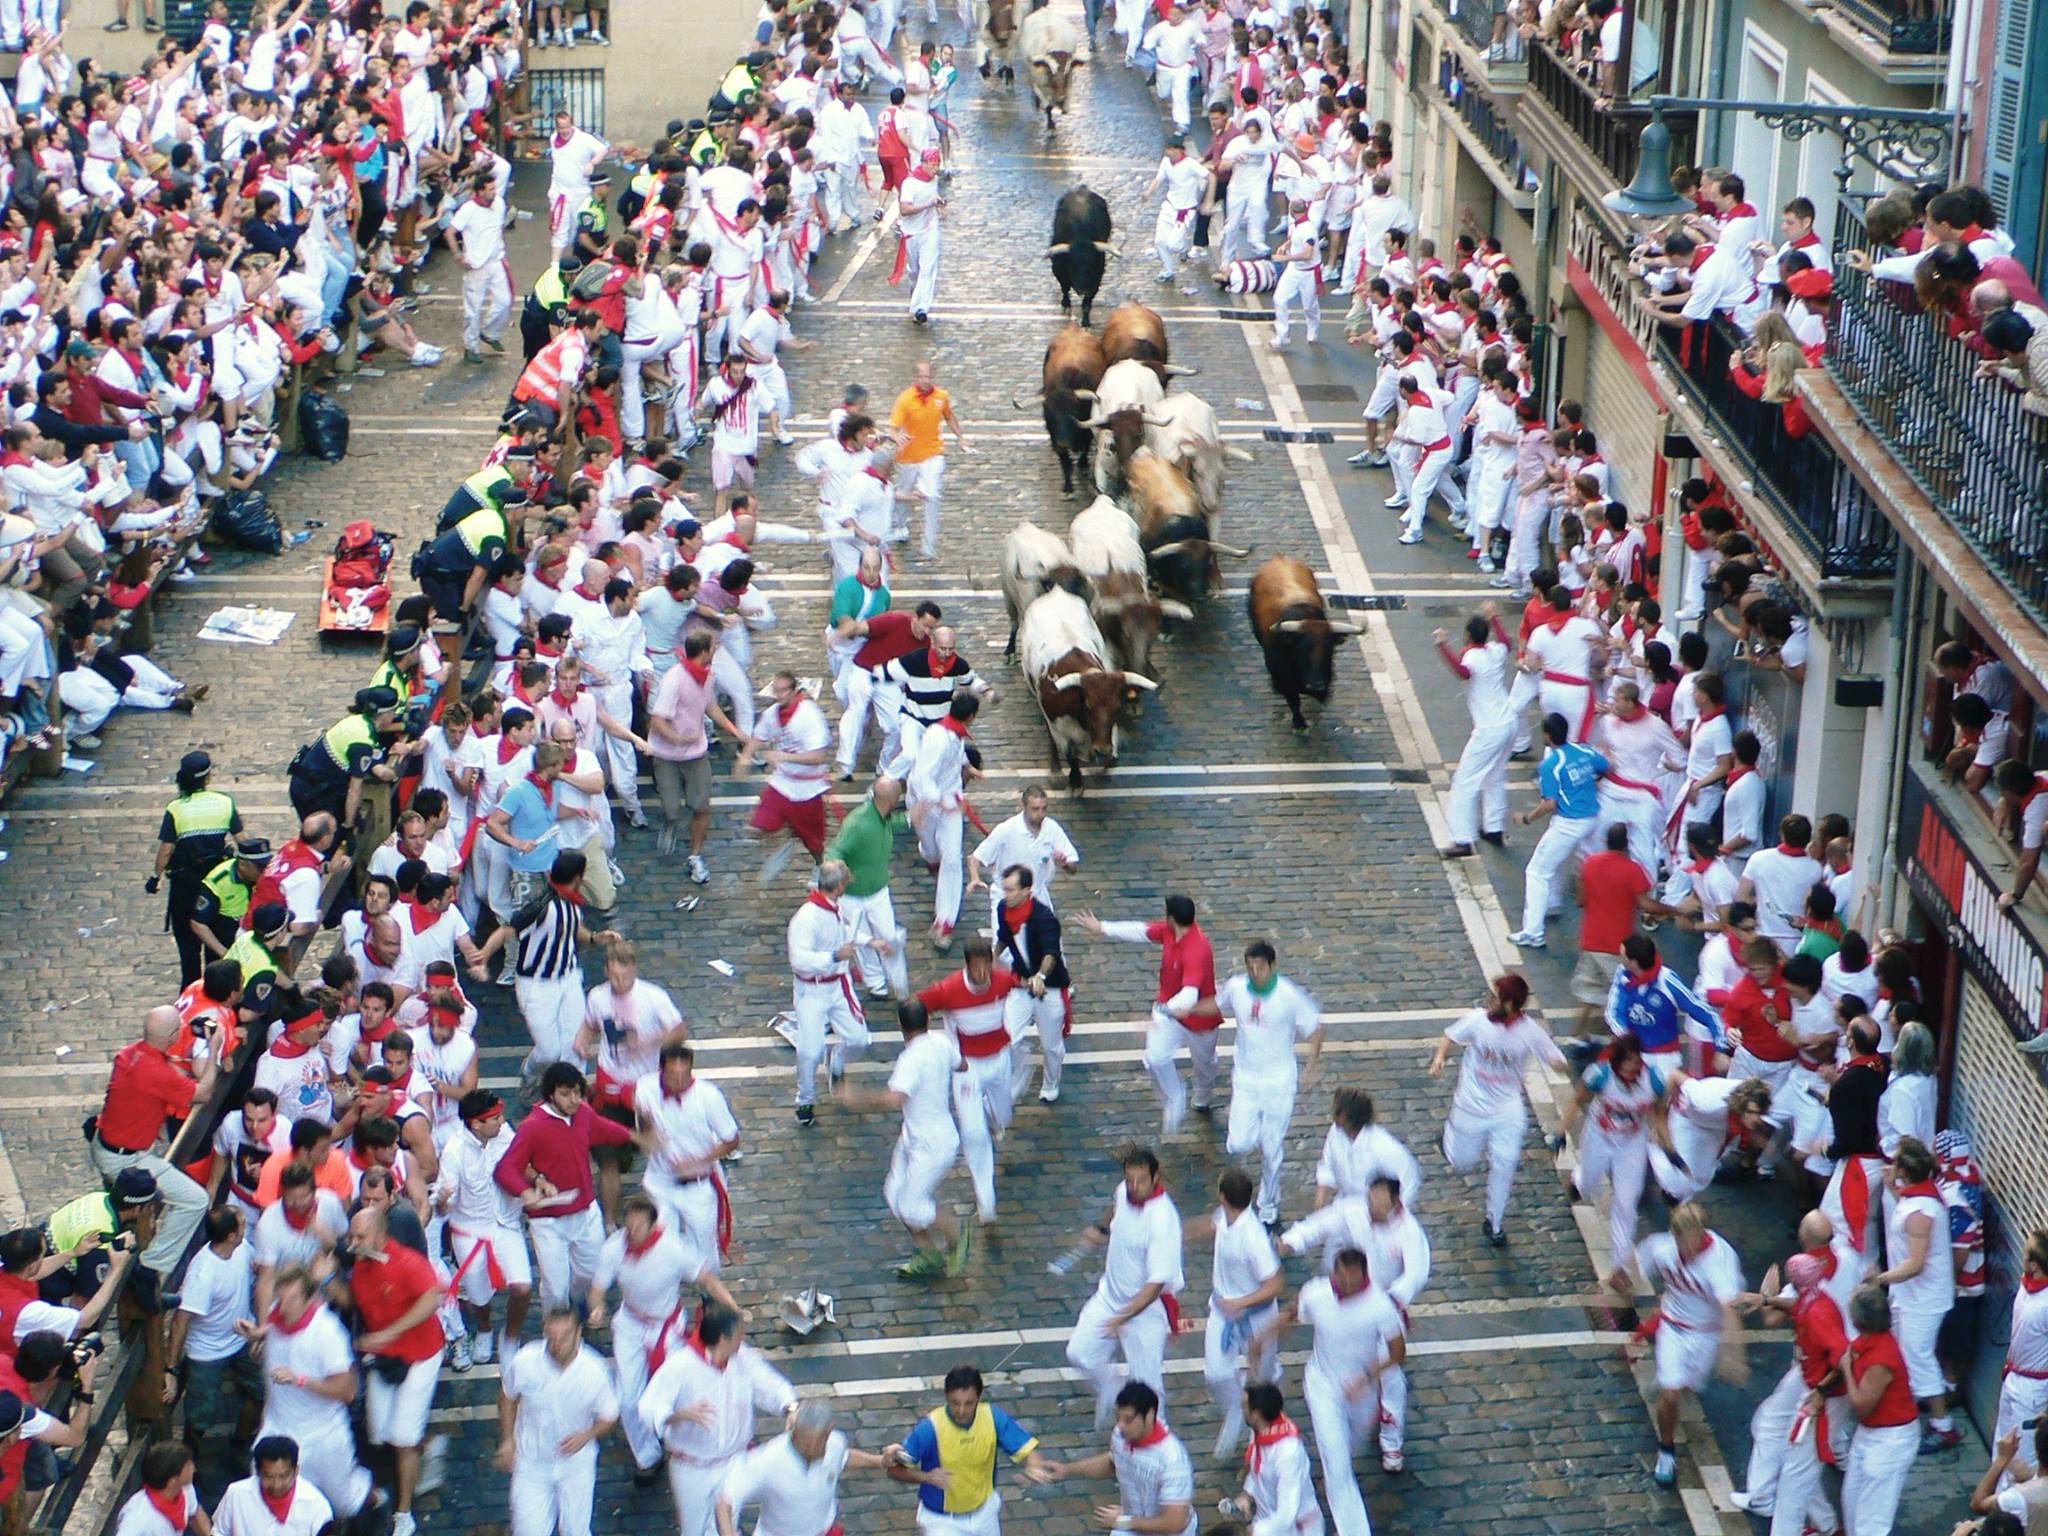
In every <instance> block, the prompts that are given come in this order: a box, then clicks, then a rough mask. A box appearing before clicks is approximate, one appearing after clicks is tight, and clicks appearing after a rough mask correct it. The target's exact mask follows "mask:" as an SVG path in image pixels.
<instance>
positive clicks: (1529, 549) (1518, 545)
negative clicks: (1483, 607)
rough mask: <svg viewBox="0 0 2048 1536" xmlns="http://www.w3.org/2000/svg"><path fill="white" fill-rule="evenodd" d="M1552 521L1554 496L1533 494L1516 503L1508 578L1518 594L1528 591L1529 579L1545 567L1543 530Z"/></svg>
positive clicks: (1543, 493)
mask: <svg viewBox="0 0 2048 1536" xmlns="http://www.w3.org/2000/svg"><path fill="white" fill-rule="evenodd" d="M1549 521H1550V496H1549V493H1548V492H1546V491H1541V490H1538V491H1532V492H1530V493H1529V494H1528V495H1526V496H1523V497H1521V498H1520V499H1519V500H1517V501H1516V503H1515V532H1514V537H1513V538H1512V539H1510V540H1509V541H1508V575H1509V576H1511V577H1512V578H1513V579H1514V583H1515V590H1516V591H1518V592H1521V591H1526V590H1527V588H1528V586H1529V577H1530V575H1531V573H1532V572H1534V571H1535V569H1536V567H1538V566H1539V565H1541V564H1542V563H1543V529H1544V525H1545V524H1547V523H1548V522H1549Z"/></svg>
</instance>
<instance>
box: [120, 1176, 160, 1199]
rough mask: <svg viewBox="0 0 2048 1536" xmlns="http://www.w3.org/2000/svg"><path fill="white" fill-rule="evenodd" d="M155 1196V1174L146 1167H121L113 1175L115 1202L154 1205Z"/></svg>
mask: <svg viewBox="0 0 2048 1536" xmlns="http://www.w3.org/2000/svg"><path fill="white" fill-rule="evenodd" d="M156 1198H157V1189H156V1175H155V1174H153V1173H151V1172H150V1171H149V1170H148V1169H147V1168H123V1169H122V1170H121V1171H120V1172H119V1173H118V1174H116V1175H114V1203H115V1204H117V1205H154V1204H155V1203H156Z"/></svg>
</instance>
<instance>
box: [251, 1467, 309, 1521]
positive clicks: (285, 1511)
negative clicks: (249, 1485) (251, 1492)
mask: <svg viewBox="0 0 2048 1536" xmlns="http://www.w3.org/2000/svg"><path fill="white" fill-rule="evenodd" d="M256 1491H257V1492H258V1493H263V1485H262V1484H261V1483H258V1484H257V1485H256ZM298 1496H299V1483H298V1479H297V1478H293V1479H292V1485H291V1487H290V1488H289V1489H287V1490H286V1492H285V1494H284V1496H283V1497H282V1498H276V1499H273V1498H272V1497H271V1496H270V1495H269V1494H267V1493H264V1494H263V1506H264V1508H266V1509H268V1510H269V1511H270V1518H271V1519H273V1520H275V1521H276V1522H277V1523H278V1524H279V1525H283V1524H284V1523H285V1517H286V1516H287V1515H289V1514H290V1513H291V1512H292V1500H293V1499H296V1498H297V1497H298Z"/></svg>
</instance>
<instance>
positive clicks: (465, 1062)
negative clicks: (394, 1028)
mask: <svg viewBox="0 0 2048 1536" xmlns="http://www.w3.org/2000/svg"><path fill="white" fill-rule="evenodd" d="M405 1033H406V1036H407V1038H408V1039H410V1040H411V1041H412V1075H413V1081H412V1101H413V1102H414V1103H415V1104H417V1105H419V1106H420V1108H422V1109H424V1110H425V1111H426V1112H427V1115H428V1118H429V1119H430V1120H431V1121H432V1122H433V1128H434V1141H435V1144H436V1145H439V1144H440V1143H441V1142H443V1141H445V1140H447V1139H448V1137H449V1135H450V1134H452V1133H453V1132H454V1130H455V1129H456V1127H458V1126H460V1125H461V1124H462V1114H461V1104H462V1095H461V1094H459V1093H456V1092H454V1091H453V1090H454V1089H455V1088H456V1087H457V1086H458V1085H459V1084H460V1083H461V1082H462V1079H463V1078H464V1077H465V1076H466V1075H467V1074H468V1072H469V1067H470V1063H471V1062H473V1061H475V1060H476V1037H475V1036H474V1035H472V1034H470V1033H469V1031H467V1030H465V1029H463V1028H462V1027H461V1026H459V1025H458V1026H457V1027H456V1029H455V1031H454V1033H452V1034H451V1035H449V1037H448V1041H447V1043H446V1044H445V1045H443V1044H439V1043H437V1042H436V1041H435V1039H434V1032H433V1027H432V1026H431V1025H427V1024H421V1025H419V1026H417V1027H416V1028H413V1029H409V1030H407V1031H406V1032H405ZM437 1088H441V1089H447V1090H450V1091H449V1092H445V1093H442V1092H436V1091H435V1090H436V1089H437Z"/></svg>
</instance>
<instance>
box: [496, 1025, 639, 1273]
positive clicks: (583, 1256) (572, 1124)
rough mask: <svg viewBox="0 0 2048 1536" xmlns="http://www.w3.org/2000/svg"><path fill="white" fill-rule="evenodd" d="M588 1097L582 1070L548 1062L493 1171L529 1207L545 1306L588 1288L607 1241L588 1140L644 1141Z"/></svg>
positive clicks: (606, 1142) (605, 1143)
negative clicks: (536, 1098) (535, 1098)
mask: <svg viewBox="0 0 2048 1536" xmlns="http://www.w3.org/2000/svg"><path fill="white" fill-rule="evenodd" d="M585 1097H586V1092H585V1087H584V1082H583V1074H582V1073H581V1072H579V1071H578V1070H577V1069H576V1068H575V1067H574V1066H572V1065H571V1064H570V1063H568V1062H566V1061H557V1062H551V1063H549V1065H548V1069H547V1070H546V1071H545V1072H543V1073H542V1074H541V1079H540V1103H538V1104H537V1105H535V1106H534V1111H533V1113H532V1114H530V1115H528V1116H527V1117H526V1119H525V1120H523V1121H522V1122H520V1126H519V1130H518V1132H517V1133H516V1134H515V1135H514V1136H513V1138H512V1145H511V1146H509V1147H507V1148H506V1149H505V1155H504V1156H503V1157H502V1158H500V1159H499V1160H498V1167H497V1171H496V1172H495V1173H494V1174H493V1175H492V1177H493V1178H495V1179H496V1180H497V1181H498V1187H499V1188H500V1189H502V1190H504V1191H505V1193H506V1194H508V1195H514V1196H516V1197H517V1198H518V1200H519V1203H520V1204H521V1205H523V1206H524V1207H525V1208H526V1226H527V1231H528V1233H529V1234H530V1235H531V1236H532V1238H533V1259H534V1265H535V1267H536V1268H538V1269H539V1270H540V1294H541V1300H542V1303H543V1305H545V1306H550V1307H555V1306H567V1305H569V1303H570V1300H571V1298H572V1297H576V1296H580V1295H582V1294H583V1293H584V1291H585V1290H587V1289H588V1288H589V1286H590V1280H591V1276H592V1275H594V1274H595V1273H596V1272H597V1257H598V1251H599V1250H600V1249H601V1248H602V1247H603V1246H604V1222H603V1220H602V1219H601V1218H600V1217H599V1215H598V1213H597V1208H596V1207H595V1205H594V1204H593V1203H592V1202H593V1200H594V1198H595V1186H596V1177H595V1175H594V1173H593V1171H592V1169H591V1165H590V1149H591V1147H592V1146H593V1145H595V1146H601V1147H622V1146H625V1145H626V1144H627V1143H629V1142H631V1143H633V1144H635V1145H640V1144H641V1141H640V1137H639V1136H638V1134H637V1133H635V1132H633V1131H629V1130H627V1129H626V1128H625V1127H624V1126H622V1125H618V1124H616V1123H614V1122H613V1121H610V1120H607V1119H605V1118H604V1117H603V1116H602V1115H600V1114H598V1113H597V1111H596V1110H594V1109H592V1108H591V1107H590V1106H589V1105H588V1104H587V1103H585V1102H584V1100H585Z"/></svg>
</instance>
